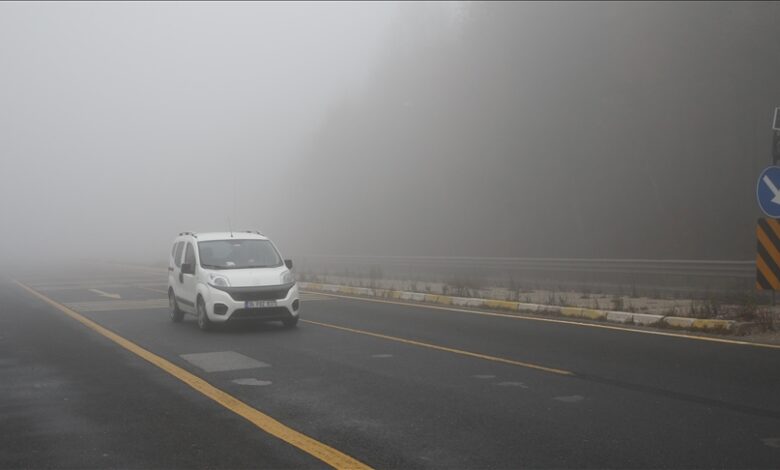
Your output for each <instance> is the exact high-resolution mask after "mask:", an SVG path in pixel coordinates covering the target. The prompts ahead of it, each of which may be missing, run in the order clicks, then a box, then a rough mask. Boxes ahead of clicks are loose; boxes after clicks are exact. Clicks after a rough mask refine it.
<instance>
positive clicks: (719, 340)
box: [301, 291, 780, 349]
mask: <svg viewBox="0 0 780 470" xmlns="http://www.w3.org/2000/svg"><path fill="white" fill-rule="evenodd" d="M301 292H306V293H314V292H316V291H301ZM316 293H317V294H319V295H329V296H331V297H338V298H342V299H352V300H362V301H365V302H377V303H382V304H391V305H402V306H405V307H416V308H427V309H431V310H438V311H440V312H459V313H469V314H472V315H482V316H486V317H501V318H514V319H515V320H530V321H539V322H546V323H561V324H565V325H574V326H586V327H589V328H602V329H605V330H615V331H626V332H629V333H642V334H646V335H657V336H670V337H672V338H684V339H692V340H698V341H710V342H713V343H724V344H736V345H740V346H753V347H757V348H768V349H780V344H767V343H754V342H752V341H740V340H736V339H725V338H713V337H710V336H698V335H687V334H684V333H669V332H666V331H653V330H639V329H636V328H627V327H623V326H613V325H600V324H597V323H585V322H578V321H573V320H561V319H557V318H541V317H531V316H527V315H520V314H511V313H496V312H485V311H480V310H467V309H463V308H453V307H440V306H437V305H427V304H424V303H410V302H396V301H392V300H380V299H372V298H369V297H356V296H351V295H340V294H330V293H324V292H316Z"/></svg>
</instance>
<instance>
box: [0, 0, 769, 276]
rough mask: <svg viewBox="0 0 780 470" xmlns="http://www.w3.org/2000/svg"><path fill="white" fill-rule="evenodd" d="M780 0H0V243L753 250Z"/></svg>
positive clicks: (655, 252)
mask: <svg viewBox="0 0 780 470" xmlns="http://www.w3.org/2000/svg"><path fill="white" fill-rule="evenodd" d="M778 24H780V5H778V4H771V3H691V4H677V3H675V4H671V3H669V4H656V3H650V4H648V3H642V4H617V3H589V4H581V3H576V4H574V3H571V4H570V3H553V4H548V3H540V4H537V3H517V4H505V3H500V4H498V3H496V4H491V3H474V4H471V3H469V4H459V3H435V4H428V3H415V4H397V3H328V4H323V3H297V4H274V3H244V2H241V3H162V4H161V3H100V4H93V3H2V4H0V64H1V65H0V174H1V175H2V185H0V224H2V225H1V226H2V243H0V260H9V259H15V260H29V259H46V258H47V257H51V256H54V255H58V256H62V255H67V256H71V257H77V258H91V259H114V260H133V261H139V262H155V261H157V260H159V259H162V258H164V256H165V254H166V253H167V251H168V249H169V244H170V241H171V240H172V239H173V237H175V235H176V234H178V232H180V231H184V230H193V231H212V230H227V229H228V228H229V227H231V226H232V228H234V229H258V230H261V231H263V232H264V233H266V234H268V235H269V236H271V237H272V238H273V239H274V240H275V241H276V243H277V245H279V247H280V248H281V249H282V250H283V251H284V252H285V254H286V255H290V256H293V257H294V256H295V255H304V254H378V255H437V256H545V257H608V258H611V257H616V258H619V257H630V258H687V259H707V258H710V259H749V258H751V257H752V256H753V252H754V248H755V240H754V230H755V228H754V224H755V218H756V217H757V216H758V212H757V209H756V204H755V186H754V185H755V180H756V177H757V175H758V172H759V171H760V169H761V168H762V167H763V166H765V165H767V164H769V163H770V162H771V153H770V145H771V131H770V119H771V113H772V110H773V109H774V107H775V106H776V105H778V104H780V81H779V80H778V77H780V29H778V28H777V25H778Z"/></svg>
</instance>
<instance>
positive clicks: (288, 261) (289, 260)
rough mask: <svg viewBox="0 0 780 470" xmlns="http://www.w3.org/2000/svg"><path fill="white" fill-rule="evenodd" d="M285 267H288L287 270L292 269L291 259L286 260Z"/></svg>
mask: <svg viewBox="0 0 780 470" xmlns="http://www.w3.org/2000/svg"><path fill="white" fill-rule="evenodd" d="M284 265H285V266H287V269H292V260H291V259H286V260H284Z"/></svg>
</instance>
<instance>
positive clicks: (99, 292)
mask: <svg viewBox="0 0 780 470" xmlns="http://www.w3.org/2000/svg"><path fill="white" fill-rule="evenodd" d="M775 194H777V193H775ZM773 201H774V199H773ZM90 291H92V292H94V293H96V294H97V295H102V296H103V297H108V298H109V299H121V298H122V297H119V294H109V293H108V292H103V291H102V290H97V289H90Z"/></svg>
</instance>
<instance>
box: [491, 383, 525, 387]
mask: <svg viewBox="0 0 780 470" xmlns="http://www.w3.org/2000/svg"><path fill="white" fill-rule="evenodd" d="M496 385H498V386H499V387H520V388H528V385H526V384H524V383H523V382H499V383H497V384H496Z"/></svg>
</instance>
